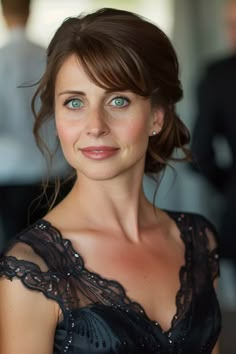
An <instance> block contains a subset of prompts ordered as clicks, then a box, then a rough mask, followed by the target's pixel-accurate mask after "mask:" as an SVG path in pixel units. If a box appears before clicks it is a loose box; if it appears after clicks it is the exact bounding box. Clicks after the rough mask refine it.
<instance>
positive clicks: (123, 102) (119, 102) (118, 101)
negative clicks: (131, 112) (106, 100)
mask: <svg viewBox="0 0 236 354" xmlns="http://www.w3.org/2000/svg"><path fill="white" fill-rule="evenodd" d="M129 102H130V101H129V100H128V99H127V98H125V97H115V98H113V99H112V100H111V105H112V106H115V107H118V108H119V107H121V108H122V107H125V106H127V105H128V104H129Z"/></svg>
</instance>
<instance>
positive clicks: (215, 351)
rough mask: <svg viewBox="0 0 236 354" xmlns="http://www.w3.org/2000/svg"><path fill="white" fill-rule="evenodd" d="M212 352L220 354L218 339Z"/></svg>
mask: <svg viewBox="0 0 236 354" xmlns="http://www.w3.org/2000/svg"><path fill="white" fill-rule="evenodd" d="M212 354H220V348H219V340H218V341H217V343H216V345H215V347H214V349H213V352H212Z"/></svg>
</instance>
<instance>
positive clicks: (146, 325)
mask: <svg viewBox="0 0 236 354" xmlns="http://www.w3.org/2000/svg"><path fill="white" fill-rule="evenodd" d="M168 214H169V216H170V217H172V218H173V219H174V220H175V222H176V224H177V226H178V228H179V230H180V233H181V238H182V240H183V242H184V244H185V264H184V265H183V266H182V267H181V269H180V272H179V273H180V274H179V275H180V289H179V291H178V292H177V294H176V309H177V311H176V314H175V315H174V317H173V319H172V323H171V327H170V328H169V330H167V331H163V330H162V328H161V326H160V324H159V323H158V322H156V321H154V320H151V319H150V318H149V317H148V316H147V314H146V313H145V310H144V308H143V307H142V306H141V304H139V303H137V302H135V301H133V300H132V299H130V298H129V297H128V296H127V294H126V291H125V289H124V287H123V286H122V285H121V284H120V283H119V282H117V281H115V280H108V279H104V278H102V277H101V276H100V275H98V274H96V273H93V272H91V271H89V270H88V269H87V268H86V266H85V264H84V260H83V258H82V255H81V254H79V253H78V252H76V251H75V250H74V248H73V245H72V243H71V241H70V240H68V239H65V238H63V236H62V235H61V233H60V232H59V231H58V230H57V229H56V228H55V227H53V226H52V225H51V224H50V223H48V222H46V221H44V220H39V221H38V222H36V223H35V224H34V225H32V226H30V227H29V228H28V229H27V230H24V231H23V232H22V233H20V234H19V235H18V236H17V237H16V238H15V240H14V241H13V242H12V244H11V245H10V246H9V248H8V250H7V252H6V253H5V254H4V255H2V256H1V258H0V276H5V277H7V278H9V279H13V278H19V279H21V281H22V283H23V284H24V286H26V287H27V288H29V289H32V290H35V291H40V292H42V293H43V294H44V295H45V296H46V297H47V298H49V299H52V300H54V301H56V302H57V303H58V304H59V306H60V308H61V312H62V316H61V320H60V321H59V323H58V325H57V328H56V332H55V341H54V354H58V353H68V354H98V353H103V354H108V353H114V354H118V353H119V354H139V353H140V354H141V353H143V354H151V353H155V354H168V353H169V354H170V353H173V354H190V353H191V354H199V353H204V354H210V353H211V352H212V349H213V347H214V345H215V343H216V341H217V338H218V335H219V332H220V327H221V316H220V310H219V304H218V301H217V297H216V294H215V290H214V287H213V280H214V278H215V277H216V276H217V275H218V272H219V269H218V252H217V247H216V243H215V230H214V227H213V226H212V225H211V224H210V223H209V222H208V221H207V220H206V219H205V218H204V217H202V216H200V215H196V214H191V213H178V212H168ZM19 243H20V244H22V243H23V244H26V245H27V246H30V249H31V250H32V254H31V255H30V257H26V258H27V259H22V257H20V258H21V259H19V258H18V257H17V253H16V254H15V253H14V248H16V247H17V244H19Z"/></svg>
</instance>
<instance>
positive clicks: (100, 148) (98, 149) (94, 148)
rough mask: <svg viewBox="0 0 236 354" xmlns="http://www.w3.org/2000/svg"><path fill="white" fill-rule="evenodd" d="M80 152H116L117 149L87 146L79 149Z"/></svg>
mask: <svg viewBox="0 0 236 354" xmlns="http://www.w3.org/2000/svg"><path fill="white" fill-rule="evenodd" d="M80 150H81V151H85V152H102V151H114V150H118V148H115V147H113V146H88V147H85V148H81V149H80Z"/></svg>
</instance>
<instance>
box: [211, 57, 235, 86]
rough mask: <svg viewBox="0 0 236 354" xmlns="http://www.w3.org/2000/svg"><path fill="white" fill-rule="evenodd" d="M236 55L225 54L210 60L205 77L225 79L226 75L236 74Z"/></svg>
mask: <svg viewBox="0 0 236 354" xmlns="http://www.w3.org/2000/svg"><path fill="white" fill-rule="evenodd" d="M235 68H236V56H235V55H231V56H225V57H221V58H218V59H216V60H214V61H210V62H208V64H207V65H206V69H205V78H207V79H208V80H210V79H211V80H214V79H224V76H225V75H226V76H227V75H230V76H232V75H234V73H235V74H236V69H235Z"/></svg>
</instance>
